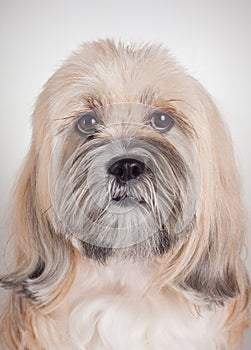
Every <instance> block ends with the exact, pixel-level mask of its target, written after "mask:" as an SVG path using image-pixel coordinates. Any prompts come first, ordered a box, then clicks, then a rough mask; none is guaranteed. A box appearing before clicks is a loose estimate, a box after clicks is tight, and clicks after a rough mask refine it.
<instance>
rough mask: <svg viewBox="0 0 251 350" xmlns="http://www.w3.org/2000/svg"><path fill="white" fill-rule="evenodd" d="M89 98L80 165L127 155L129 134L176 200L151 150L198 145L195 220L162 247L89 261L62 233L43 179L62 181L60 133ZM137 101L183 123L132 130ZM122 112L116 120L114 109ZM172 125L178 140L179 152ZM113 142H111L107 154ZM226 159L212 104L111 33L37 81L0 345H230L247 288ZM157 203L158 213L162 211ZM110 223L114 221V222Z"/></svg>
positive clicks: (163, 57)
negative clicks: (89, 131) (100, 121)
mask: <svg viewBox="0 0 251 350" xmlns="http://www.w3.org/2000/svg"><path fill="white" fill-rule="evenodd" d="M93 96H95V97H96V98H95V99H94V98H93ZM90 103H91V104H92V105H93V108H97V109H99V108H106V119H105V121H104V126H103V128H102V129H101V130H100V133H99V135H98V136H97V139H95V140H90V141H86V143H84V144H83V146H82V149H81V150H82V151H83V154H84V155H83V157H84V158H83V159H84V160H86V163H85V164H86V168H88V166H89V165H88V166H87V159H88V161H90V166H92V165H93V164H94V165H93V167H94V168H95V166H96V165H95V164H96V163H95V159H96V158H97V157H99V155H100V150H102V152H103V153H102V154H103V155H104V157H105V156H106V155H107V157H109V155H110V154H111V153H110V152H115V154H114V155H116V154H117V155H119V156H120V155H121V148H123V147H129V148H128V149H129V151H130V152H133V147H134V146H135V143H134V140H137V138H140V141H141V142H143V145H148V146H146V147H143V150H142V149H141V151H142V152H145V156H147V157H148V159H150V160H151V161H152V163H154V161H156V168H157V169H159V170H160V175H159V180H160V182H159V183H161V182H162V183H163V188H164V185H165V179H167V178H169V180H168V181H169V183H168V184H170V183H172V186H173V188H174V189H176V188H178V189H179V190H180V191H181V195H182V193H183V192H182V189H181V188H180V187H179V184H176V178H175V172H174V173H172V172H171V170H170V172H169V177H168V176H167V173H165V172H166V169H167V166H166V165H165V164H161V162H158V161H157V160H156V159H157V158H155V157H153V153H151V150H156V149H158V147H159V145H163V152H165V150H164V149H166V147H168V145H169V146H170V143H171V144H174V143H173V142H176V144H175V147H176V146H177V147H176V148H177V149H178V151H179V152H178V153H179V154H180V153H182V152H183V153H182V155H183V156H184V154H185V156H184V157H189V156H190V153H191V154H193V153H194V152H195V150H196V155H197V156H198V159H199V174H200V179H198V181H200V183H199V186H200V193H199V196H198V198H197V199H198V200H197V202H196V208H195V215H194V220H193V222H192V223H191V225H190V226H188V227H189V229H187V230H186V231H185V232H184V233H183V234H180V235H179V234H177V237H179V238H177V239H176V236H175V235H174V237H173V241H171V243H170V244H171V248H170V249H169V250H166V251H165V253H164V254H156V255H154V254H151V253H150V252H151V250H150V249H151V248H152V244H153V245H154V244H156V242H153V241H151V240H150V241H148V242H151V244H150V243H149V244H148V245H147V244H146V245H143V248H142V249H141V250H142V251H140V253H138V252H139V251H138V250H135V251H134V250H132V251H131V250H130V253H128V252H127V250H126V249H125V251H126V253H125V255H123V253H122V254H121V255H118V256H117V255H115V256H114V257H111V258H110V259H107V261H105V262H100V261H95V260H94V259H92V258H90V257H88V256H86V254H84V253H83V252H82V251H81V237H80V236H79V235H77V234H74V233H73V235H69V234H67V233H66V232H63V228H62V227H61V226H60V222H59V221H57V218H55V211H56V209H55V206H54V205H53V191H54V186H53V184H54V182H53V181H54V176H55V177H58V178H60V174H61V178H60V180H58V181H59V182H58V183H59V184H60V181H62V183H64V181H65V177H67V176H68V172H67V170H65V169H66V168H64V169H63V170H62V171H59V170H60V169H61V168H60V164H61V163H62V162H63V161H64V158H63V157H64V156H66V154H67V156H69V154H72V153H74V152H75V144H74V141H69V138H67V137H69V135H68V134H67V132H68V131H67V130H68V129H67V128H69V126H70V125H72V122H73V120H74V121H75V120H76V119H77V118H78V116H79V115H81V114H82V113H84V112H86V110H87V104H89V105H90ZM146 105H147V106H149V105H150V106H157V107H158V108H162V109H163V110H168V111H172V113H174V114H175V115H176V117H177V119H178V120H179V123H180V124H179V125H180V129H178V128H177V129H175V128H174V129H173V130H171V131H170V134H169V139H168V137H167V138H166V139H165V136H164V135H160V134H158V133H157V132H156V131H154V130H152V129H150V128H148V127H146V126H139V125H142V120H140V119H139V114H140V113H143V112H142V111H143V110H144V108H143V107H142V106H146ZM101 106H102V107H101ZM110 106H111V107H110ZM114 106H117V109H116V108H115V107H114ZM120 106H122V107H123V108H126V113H125V115H126V116H123V115H122V114H123V113H122V114H120V113H119V111H120V110H121V109H120ZM135 106H136V107H135ZM118 107H119V108H118ZM127 107H128V110H127ZM129 107H130V108H131V109H130V108H129ZM141 107H142V108H143V109H142V108H141ZM88 108H89V107H88ZM114 108H115V109H114ZM134 108H136V110H134ZM137 108H139V109H137ZM114 111H115V112H114ZM121 115H122V116H121ZM131 125H133V127H132V126H131ZM135 125H137V127H135ZM65 130H66V131H65ZM181 130H183V131H181ZM184 130H185V131H184ZM65 132H66V137H65V138H62V139H61V138H60V137H61V136H60V135H62V133H63V134H64V133H65ZM183 133H184V135H185V136H184V139H185V140H186V143H185V147H183V149H181V148H180V149H179V142H177V140H181V139H182V137H181V136H182V135H183ZM64 135H65V134H64ZM123 139H127V140H130V145H129V146H128V145H126V146H125V145H124V143H123ZM60 140H63V142H61V141H60ZM70 140H72V139H70ZM121 140H122V141H121ZM142 140H143V141H142ZM173 140H176V141H173ZM64 141H65V142H64ZM88 142H89V145H92V148H90V149H86V147H87V145H88ZM112 142H115V143H113V145H115V146H116V147H115V146H114V147H115V148H114V147H113V148H112V150H111V149H109V144H110V143H112ZM121 142H122V143H121ZM167 142H169V143H167ZM149 145H150V146H149ZM192 145H193V146H192ZM88 147H89V146H88ZM90 147H91V146H90ZM137 147H141V145H138V144H137ZM147 147H149V148H147ZM170 147H171V146H170ZM85 150H86V153H84V152H85ZM61 151H62V152H61ZM190 151H191V152H190ZM67 152H68V153H69V154H68V153H67ZM116 152H117V153H116ZM189 152H190V153H189ZM233 154H234V153H233V149H232V146H231V140H230V137H229V135H228V131H227V129H226V127H225V125H224V123H223V121H222V119H221V117H220V115H219V112H218V111H217V108H216V107H215V105H214V103H213V102H212V99H211V98H210V97H209V95H208V94H207V92H206V91H205V90H204V88H203V87H202V86H201V85H200V84H199V83H198V82H197V81H196V80H195V79H193V78H192V77H191V76H189V75H188V74H187V73H186V72H185V71H184V70H183V69H182V68H181V67H180V66H179V65H178V64H177V63H176V62H175V61H174V60H173V59H172V57H170V54H169V52H168V51H167V50H166V49H164V48H163V47H161V46H158V45H148V44H144V45H131V46H127V45H125V44H123V43H117V44H115V43H114V42H113V41H110V40H105V41H99V42H93V43H86V44H84V45H83V47H82V48H81V49H80V50H79V51H78V52H76V53H74V54H73V55H72V57H71V58H70V59H69V60H67V61H66V62H65V64H64V65H63V66H62V67H61V68H60V69H59V70H58V71H57V72H56V73H55V74H54V75H53V76H52V77H51V78H50V80H49V81H48V82H47V84H46V85H45V87H44V90H43V92H42V93H41V95H40V97H39V99H38V102H37V104H36V108H35V111H34V115H33V138H32V143H31V148H30V151H29V154H28V156H27V158H26V161H25V164H24V166H23V169H22V172H21V175H20V178H19V181H18V183H17V187H16V195H15V201H14V211H13V233H14V235H15V247H16V260H15V267H14V269H13V271H11V272H10V273H6V275H4V276H1V284H2V286H3V287H5V288H7V289H9V290H10V292H9V300H8V302H7V304H6V306H5V309H4V311H3V314H2V319H1V328H0V331H1V335H0V344H1V345H0V346H1V349H3V350H7V349H8V350H15V349H18V350H22V349H23V350H31V349H32V350H34V349H36V350H42V349H43V350H45V349H46V350H54V349H60V350H69V349H71V350H87V349H88V350H89V349H95V350H98V349H116V350H119V349H121V350H123V349H135V350H136V349H137V350H140V349H142V350H143V349H144V350H146V349H156V350H157V349H158V350H160V349H172V350H174V349H177V350H179V349H186V350H188V349H191V350H192V349H194V350H195V349H208V350H209V349H210V350H213V349H222V350H223V349H227V350H229V349H240V346H241V345H240V344H241V341H242V336H243V332H244V330H245V329H246V328H247V327H248V324H249V314H248V308H249V293H250V287H249V281H248V277H247V274H246V271H245V268H244V265H243V263H242V261H241V253H242V249H243V245H244V242H245V233H246V220H245V214H244V209H243V206H242V199H241V197H240V184H239V176H238V172H237V169H236V165H235V160H234V155H233ZM88 157H89V158H88ZM156 157H158V155H157V153H156ZM55 158H56V159H55ZM83 162H84V161H83ZM101 163H102V160H101ZM76 164H77V163H76ZM88 164H89V163H88ZM83 166H84V164H83ZM191 168H192V166H191ZM74 169H75V168H74ZM193 169H194V171H195V168H193ZM77 170H78V169H77V167H76V170H74V171H77ZM87 170H88V169H87ZM87 170H86V171H87ZM174 170H175V169H174ZM190 170H191V169H190ZM192 173H193V172H192V171H191V174H192ZM163 174H164V175H165V176H164V175H163ZM195 180H196V178H195ZM89 181H91V184H92V181H93V183H95V179H92V178H91V179H89ZM191 181H192V184H193V182H194V180H191ZM146 186H148V187H146V188H149V186H150V185H149V184H148V183H147V182H146ZM93 188H94V189H95V186H94V185H93ZM67 190H68V187H67V182H66V183H65V186H64V187H63V188H62V189H61V192H60V191H59V195H58V194H57V197H56V198H57V200H58V201H59V202H60V207H59V209H60V210H62V213H64V214H62V215H67V210H68V209H69V206H70V205H74V201H73V199H70V200H69V201H68V202H67V201H66V199H65V198H64V197H65V196H66V193H68V192H67ZM100 191H102V188H101V189H100ZM137 193H138V192H137ZM151 193H152V195H153V196H154V189H153V188H152V190H151ZM147 195H148V194H147V193H146V194H145V196H146V197H147ZM160 195H161V194H160ZM58 196H59V197H58ZM101 197H102V196H101ZM58 198H59V199H58ZM156 198H157V202H158V200H160V199H161V198H162V197H161V196H160V197H156ZM163 198H165V197H163ZM86 203H87V202H86ZM151 203H153V202H151ZM151 203H150V204H149V205H151ZM158 206H159V207H158V208H159V213H163V211H164V210H165V208H164V206H163V205H162V204H161V203H159V204H158ZM88 208H89V207H88V205H87V206H86V210H87V211H88ZM152 209H153V210H155V207H154V206H152ZM135 213H136V210H135ZM138 215H141V212H140V213H139V214H138ZM156 215H157V214H156ZM111 218H112V219H113V220H114V225H115V222H117V221H115V216H114V215H113V216H112V217H111ZM130 218H131V220H134V219H133V218H132V216H128V218H127V219H126V220H127V223H128V222H129V219H130ZM105 219H106V218H104V219H103V220H105ZM108 219H109V220H110V217H108ZM109 220H108V221H109ZM159 220H160V219H159ZM71 224H72V225H75V221H74V220H73V222H72V223H71ZM73 227H75V226H73ZM148 227H150V228H151V229H152V226H151V225H150V226H149V225H148ZM145 228H146V227H145ZM90 230H92V228H91V227H90ZM107 234H109V232H107ZM127 234H128V232H127ZM135 234H136V233H135ZM138 234H140V230H139V232H138ZM105 237H107V235H106V236H105ZM146 241H147V240H146ZM110 243H111V242H110V241H109V244H110ZM120 243H121V242H120ZM148 246H149V247H148ZM137 249H138V248H137ZM122 250H123V249H122ZM145 250H147V252H146V253H145V255H144V251H145ZM148 250H149V252H148ZM137 254H139V255H140V256H139V257H138V255H137Z"/></svg>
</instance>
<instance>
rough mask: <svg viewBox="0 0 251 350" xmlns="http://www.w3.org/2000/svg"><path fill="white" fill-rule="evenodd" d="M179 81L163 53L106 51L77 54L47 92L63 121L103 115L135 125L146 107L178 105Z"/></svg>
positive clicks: (181, 81) (182, 80)
mask: <svg viewBox="0 0 251 350" xmlns="http://www.w3.org/2000/svg"><path fill="white" fill-rule="evenodd" d="M185 80H186V75H185V74H184V72H183V71H182V70H181V69H180V67H178V66H177V64H176V63H175V62H174V61H173V60H172V59H170V58H169V57H168V53H167V52H164V51H162V50H160V49H157V48H152V49H151V51H147V52H146V50H143V51H142V52H141V51H140V50H138V51H137V50H136V51H135V52H133V53H132V52H131V53H128V51H127V50H126V49H124V50H122V49H121V50H120V51H114V50H112V51H109V50H108V51H107V52H106V53H105V54H104V52H103V51H102V52H95V53H93V55H92V56H91V55H89V56H88V55H87V53H86V52H85V50H83V51H81V52H78V53H77V54H76V55H75V56H73V57H72V58H71V59H70V60H69V61H68V62H67V63H66V64H65V65H64V66H63V67H62V69H61V70H59V72H58V74H56V75H55V76H54V78H52V80H51V83H52V84H54V86H53V89H50V90H51V91H52V90H53V91H56V96H55V98H54V99H53V101H54V107H55V108H57V107H58V108H62V106H65V113H64V114H66V115H67V114H69V113H71V114H72V113H75V112H85V111H88V110H93V109H99V110H100V111H101V109H103V111H102V113H101V117H102V118H106V119H107V118H108V119H109V120H113V119H116V120H118V119H119V120H120V119H123V120H124V119H128V118H131V120H135V121H136V120H140V119H142V113H145V112H146V106H156V105H157V106H158V107H159V105H160V103H159V101H164V100H175V99H176V100H177V99H183V100H184V98H183V97H184V96H183V95H184V92H185V93H186V94H187V91H188V90H189V89H187V86H186V85H187V84H186V83H185ZM57 99H58V100H59V102H58V103H57ZM139 105H141V107H140V106H139ZM118 112H119V113H118ZM60 113H61V111H60ZM61 114H62V113H61Z"/></svg>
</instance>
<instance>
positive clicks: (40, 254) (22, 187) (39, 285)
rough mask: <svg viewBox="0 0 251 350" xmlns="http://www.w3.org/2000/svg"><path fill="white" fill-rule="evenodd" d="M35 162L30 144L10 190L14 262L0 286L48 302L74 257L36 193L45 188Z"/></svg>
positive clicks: (71, 264) (57, 291)
mask: <svg viewBox="0 0 251 350" xmlns="http://www.w3.org/2000/svg"><path fill="white" fill-rule="evenodd" d="M39 163H40V160H39V155H38V153H37V152H36V150H35V145H34V144H32V147H31V149H30V152H29V154H28V156H27V158H26V160H25V163H24V166H23V169H22V171H21V174H20V177H19V180H18V182H17V184H16V186H15V190H14V202H13V212H12V218H11V221H12V230H13V235H14V237H15V239H14V244H15V247H14V248H15V266H14V268H13V271H12V272H10V273H8V274H6V275H4V276H1V278H0V283H1V285H2V286H3V287H4V288H7V289H13V290H14V291H15V292H17V293H20V294H24V295H25V296H26V297H28V298H32V299H35V300H36V299H38V300H39V302H41V303H43V304H47V305H48V304H50V303H51V302H52V301H53V300H55V298H56V297H57V295H58V294H59V292H61V291H60V289H61V288H63V286H64V285H65V281H66V280H67V276H68V274H70V273H71V270H72V266H73V261H74V259H73V257H72V256H71V255H72V254H73V249H72V248H71V246H69V245H68V244H67V242H65V241H64V240H63V239H62V238H61V237H59V236H58V235H56V234H55V232H54V229H53V226H52V224H51V222H50V219H49V217H48V215H47V212H46V209H48V210H52V208H50V207H45V206H42V205H43V201H42V200H41V195H40V193H44V192H45V191H46V189H43V188H41V183H38V180H37V179H38V177H39V171H40V170H39V168H38V167H39ZM41 166H42V165H41ZM43 171H44V169H43ZM48 281H49V282H50V283H48ZM59 286H60V288H59Z"/></svg>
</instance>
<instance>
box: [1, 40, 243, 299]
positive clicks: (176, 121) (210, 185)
mask: <svg viewBox="0 0 251 350" xmlns="http://www.w3.org/2000/svg"><path fill="white" fill-rule="evenodd" d="M238 188H239V187H238V174H237V171H236V166H235V162H234V157H233V150H232V147H231V141H230V139H229V137H228V134H227V132H226V130H225V127H224V124H223V123H222V121H221V118H220V116H219V113H218V111H217V109H216V107H215V106H214V104H213V102H212V100H211V99H210V97H209V96H208V94H207V93H206V91H205V90H204V89H203V87H202V86H201V85H200V84H199V83H198V82H197V81H196V80H195V79H193V78H192V77H190V76H189V75H188V74H186V72H185V71H184V70H183V69H182V68H180V67H179V66H178V65H177V64H176V63H175V62H174V60H173V59H172V58H170V56H169V53H168V52H167V51H166V50H165V49H163V48H162V47H158V46H156V45H152V46H149V45H145V46H144V45H143V46H136V47H133V46H132V47H127V46H125V45H123V44H118V45H115V44H114V43H113V42H111V41H109V40H107V41H101V42H97V43H90V44H85V45H84V46H83V48H82V49H81V50H80V51H79V52H77V53H76V54H74V55H73V56H72V57H71V58H70V59H69V60H68V61H67V62H66V63H65V64H64V65H63V66H62V68H60V69H59V70H58V71H57V72H56V73H55V74H54V75H53V76H52V78H51V79H50V80H49V81H48V83H47V84H46V86H45V88H44V90H43V92H42V93H41V95H40V97H39V99H38V102H37V105H36V109H35V111H34V116H33V140H32V145H31V149H30V152H29V155H28V158H27V161H26V163H25V167H24V170H23V172H22V174H21V177H20V181H19V183H18V191H17V198H16V214H15V220H14V230H15V232H16V233H17V242H18V243H17V245H18V259H19V265H18V270H17V271H16V272H15V273H14V274H13V276H12V275H10V276H9V277H8V278H6V279H5V281H4V283H5V284H6V285H8V286H10V287H15V288H17V286H19V287H18V288H20V290H22V291H24V292H25V293H26V294H27V293H28V294H29V295H34V294H35V295H36V296H38V295H39V296H41V298H42V299H43V300H46V302H48V303H50V300H52V299H53V295H57V293H58V291H59V289H60V288H59V286H62V285H63V284H64V283H65V285H66V287H67V286H68V287H69V285H70V282H69V281H70V280H71V278H74V277H71V276H74V273H73V272H74V269H75V267H76V265H77V263H76V260H77V259H79V256H80V260H81V259H83V256H85V257H86V256H87V257H88V258H92V259H94V260H97V261H101V262H108V261H109V258H111V257H114V258H120V259H121V258H122V259H125V258H132V259H134V260H137V261H139V262H142V261H145V260H147V261H148V260H150V261H152V260H154V261H155V262H156V261H157V262H158V264H157V265H158V266H159V271H158V273H157V277H156V281H157V282H156V284H158V285H159V286H161V288H162V287H163V286H166V285H172V288H175V289H176V290H177V289H178V290H185V291H188V292H190V293H194V292H196V293H198V295H199V298H200V299H202V298H204V299H205V300H206V302H207V301H213V302H222V300H224V299H225V298H227V297H232V296H234V295H235V294H236V293H237V292H238V288H239V287H238V282H237V271H239V270H240V269H239V266H240V259H239V257H240V252H241V248H242V244H243V236H244V231H245V226H244V220H243V212H242V206H241V204H240V203H241V199H240V195H239V191H238ZM79 252H80V253H81V254H79ZM81 261H82V260H81ZM64 281H67V282H64Z"/></svg>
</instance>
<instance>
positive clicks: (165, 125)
mask: <svg viewBox="0 0 251 350" xmlns="http://www.w3.org/2000/svg"><path fill="white" fill-rule="evenodd" d="M150 125H151V126H152V127H153V128H154V129H155V130H157V131H159V132H167V131H169V130H170V129H171V128H172V127H173V125H174V120H173V118H172V117H171V116H170V115H169V114H167V113H164V112H161V111H159V112H155V113H154V114H153V115H152V119H151V121H150Z"/></svg>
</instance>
